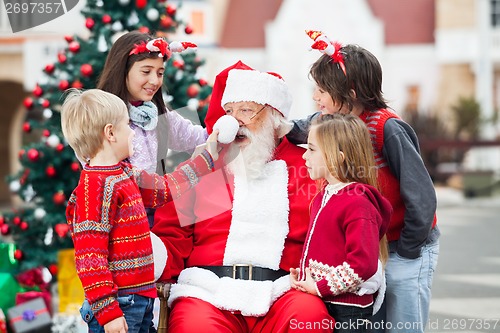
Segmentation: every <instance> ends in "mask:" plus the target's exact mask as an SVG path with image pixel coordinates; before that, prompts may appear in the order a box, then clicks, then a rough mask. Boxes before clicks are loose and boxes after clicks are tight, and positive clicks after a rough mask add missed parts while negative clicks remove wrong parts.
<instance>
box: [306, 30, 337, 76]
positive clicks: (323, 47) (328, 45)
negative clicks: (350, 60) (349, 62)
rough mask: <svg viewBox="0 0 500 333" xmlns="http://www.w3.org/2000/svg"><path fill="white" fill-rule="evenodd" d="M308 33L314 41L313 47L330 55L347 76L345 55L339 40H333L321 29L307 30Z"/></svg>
mask: <svg viewBox="0 0 500 333" xmlns="http://www.w3.org/2000/svg"><path fill="white" fill-rule="evenodd" d="M306 34H307V35H308V36H309V37H310V38H311V39H312V40H313V41H314V43H313V44H312V45H311V49H315V50H318V51H320V52H322V53H324V54H327V55H329V56H330V58H332V59H333V62H334V63H336V64H337V65H338V66H339V67H340V69H342V72H344V75H345V76H347V74H346V71H345V64H344V55H343V54H342V52H340V49H341V48H342V44H340V43H339V42H332V41H330V40H329V39H328V37H326V36H325V35H324V34H323V33H322V32H321V31H315V30H306Z"/></svg>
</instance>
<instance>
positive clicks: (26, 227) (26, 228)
mask: <svg viewBox="0 0 500 333" xmlns="http://www.w3.org/2000/svg"><path fill="white" fill-rule="evenodd" d="M19 228H20V229H21V230H28V228H29V224H28V222H26V221H23V222H21V224H19Z"/></svg>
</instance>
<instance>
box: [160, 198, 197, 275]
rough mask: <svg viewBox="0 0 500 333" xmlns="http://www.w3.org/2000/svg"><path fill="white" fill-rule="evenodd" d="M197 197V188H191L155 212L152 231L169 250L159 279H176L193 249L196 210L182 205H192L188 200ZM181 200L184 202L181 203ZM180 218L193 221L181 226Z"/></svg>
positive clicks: (190, 200)
mask: <svg viewBox="0 0 500 333" xmlns="http://www.w3.org/2000/svg"><path fill="white" fill-rule="evenodd" d="M195 198H196V195H195V189H191V190H189V191H187V192H185V193H184V194H183V195H182V197H181V198H179V199H177V200H174V201H172V202H169V203H167V204H166V205H165V206H163V207H161V208H159V209H157V210H156V212H155V223H154V225H153V228H152V229H151V231H152V233H154V234H155V235H156V236H158V237H159V238H160V240H161V241H162V243H163V245H164V246H165V248H166V251H167V262H166V266H165V268H164V270H163V274H162V275H161V277H160V278H159V279H158V281H162V282H171V281H173V280H175V278H176V277H177V276H178V275H179V273H180V272H181V271H182V270H183V269H184V262H185V260H186V259H187V258H188V257H189V254H190V253H191V251H192V249H193V232H194V220H195V217H194V212H193V211H192V209H180V206H182V207H191V205H186V202H192V201H194V200H195ZM179 201H182V202H183V204H182V205H180V202H179ZM176 206H179V207H176ZM180 220H182V221H188V220H192V221H193V223H191V224H189V223H188V224H186V225H184V226H181V225H180V222H179V221H180ZM154 252H155V249H154V248H153V253H154ZM155 270H156V268H155Z"/></svg>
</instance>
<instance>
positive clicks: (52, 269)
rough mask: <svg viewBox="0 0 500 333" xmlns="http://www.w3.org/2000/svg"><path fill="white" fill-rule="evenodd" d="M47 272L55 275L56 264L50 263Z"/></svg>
mask: <svg viewBox="0 0 500 333" xmlns="http://www.w3.org/2000/svg"><path fill="white" fill-rule="evenodd" d="M49 272H50V274H52V276H56V275H57V265H56V264H51V265H50V266H49Z"/></svg>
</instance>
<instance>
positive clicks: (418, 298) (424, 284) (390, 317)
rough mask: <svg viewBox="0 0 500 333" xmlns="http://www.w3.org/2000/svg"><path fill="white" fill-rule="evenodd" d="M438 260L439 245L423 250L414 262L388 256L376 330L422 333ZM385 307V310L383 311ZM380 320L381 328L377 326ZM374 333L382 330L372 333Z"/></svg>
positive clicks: (436, 242)
mask: <svg viewBox="0 0 500 333" xmlns="http://www.w3.org/2000/svg"><path fill="white" fill-rule="evenodd" d="M438 256H439V241H435V242H433V243H430V244H427V245H425V246H424V247H423V248H422V251H421V256H420V257H419V258H417V259H407V258H402V257H400V256H399V255H398V254H397V253H396V252H391V253H389V260H388V262H387V265H386V271H385V277H386V283H387V291H386V293H385V300H384V305H383V306H382V308H381V309H380V311H379V312H378V313H377V314H376V315H375V316H374V321H375V322H377V324H374V327H376V328H380V327H382V328H385V332H386V333H389V332H390V333H392V332H394V333H398V332H405V333H423V332H424V329H425V326H426V325H427V321H428V319H429V307H430V300H431V287H432V280H433V276H434V271H435V269H436V265H437V261H438ZM384 306H385V308H384ZM381 320H383V321H384V324H380V322H381ZM373 331H374V332H376V333H379V332H384V329H375V330H373Z"/></svg>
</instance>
